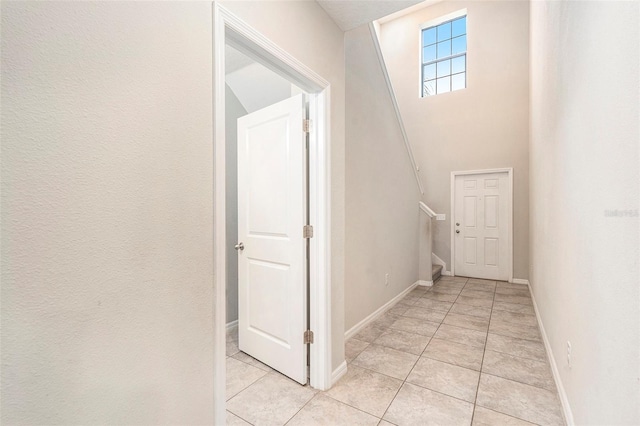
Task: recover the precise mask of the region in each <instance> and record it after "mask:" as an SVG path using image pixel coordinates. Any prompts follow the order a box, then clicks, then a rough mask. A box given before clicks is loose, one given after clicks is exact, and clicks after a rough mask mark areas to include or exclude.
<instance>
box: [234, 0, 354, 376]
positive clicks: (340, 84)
mask: <svg viewBox="0 0 640 426" xmlns="http://www.w3.org/2000/svg"><path fill="white" fill-rule="evenodd" d="M221 3H222V4H223V5H224V6H225V7H227V8H228V9H229V10H230V11H231V12H232V13H234V14H236V15H237V16H239V17H240V18H241V19H243V20H244V21H246V22H247V23H249V24H250V25H251V26H253V27H254V28H255V29H256V30H258V31H260V32H261V33H262V34H264V35H265V36H266V37H268V38H269V39H270V40H271V41H273V42H274V43H276V44H277V45H278V46H280V47H281V48H283V49H284V50H286V51H287V52H288V53H289V54H291V55H292V56H293V57H295V58H296V59H297V60H299V61H300V62H302V63H304V64H305V65H306V66H308V67H309V68H311V69H312V70H314V71H315V72H316V73H318V74H319V75H320V76H322V78H324V79H325V80H327V81H329V83H330V84H331V117H329V119H330V123H331V146H330V151H331V154H330V155H331V251H332V252H331V309H332V318H331V321H332V324H331V327H332V328H331V333H332V336H333V340H332V351H333V355H332V368H333V369H336V368H337V367H338V366H340V364H342V362H343V361H344V311H345V305H344V286H345V282H344V264H345V252H344V245H345V241H344V235H345V205H344V203H345V195H344V191H345V183H344V180H345V177H344V176H345V175H344V173H345V160H344V150H345V142H344V141H345V139H344V132H345V130H344V129H345V124H344V33H343V32H342V31H341V30H340V29H339V28H338V27H337V25H336V24H335V23H334V22H333V21H332V20H331V18H329V16H328V15H327V14H326V13H325V12H324V10H323V9H322V8H321V7H320V6H319V5H318V3H316V2H315V1H224V2H221ZM347 309H348V308H347Z"/></svg>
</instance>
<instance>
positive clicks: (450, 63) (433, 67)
mask: <svg viewBox="0 0 640 426" xmlns="http://www.w3.org/2000/svg"><path fill="white" fill-rule="evenodd" d="M421 73H422V96H423V97H424V96H430V95H436V94H439V93H445V92H452V91H454V90H460V89H464V88H465V87H467V17H466V16H461V17H459V18H456V19H453V20H450V21H447V22H443V23H442V24H439V25H435V26H433V27H429V28H425V29H423V30H422V70H421Z"/></svg>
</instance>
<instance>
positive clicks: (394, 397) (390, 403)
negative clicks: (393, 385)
mask: <svg viewBox="0 0 640 426" xmlns="http://www.w3.org/2000/svg"><path fill="white" fill-rule="evenodd" d="M431 290H432V288H429V289H427V290H426V291H424V292H423V293H427V292H429V291H431ZM423 295H424V294H423ZM422 297H423V296H420V297H419V299H422ZM414 306H415V305H414ZM440 324H442V323H440ZM438 328H440V325H438ZM436 331H438V329H436ZM435 334H436V332H435V331H434V332H433V335H432V336H431V337H429V341H428V342H427V345H426V346H425V349H426V348H427V346H429V343H431V340H432V339H433V336H434V335H435ZM425 349H423V350H422V352H421V353H420V355H418V358H417V359H416V361H415V362H414V363H413V366H411V369H410V370H409V373H407V375H406V377H405V378H404V379H403V380H402V383H401V384H400V387H398V390H397V391H396V393H395V394H394V395H393V398H391V401H390V402H389V405H387V408H386V409H385V410H384V413H382V416H381V417H380V421H382V420H384V416H386V415H387V412H388V411H389V408H391V406H392V405H393V402H394V401H395V400H396V398H397V397H398V394H399V393H400V390H401V389H402V388H403V386H404V385H405V383H407V377H409V375H411V372H413V369H414V368H416V364H417V363H418V361H419V360H420V357H421V356H422V353H424V351H425ZM385 421H387V420H385ZM378 423H379V422H378Z"/></svg>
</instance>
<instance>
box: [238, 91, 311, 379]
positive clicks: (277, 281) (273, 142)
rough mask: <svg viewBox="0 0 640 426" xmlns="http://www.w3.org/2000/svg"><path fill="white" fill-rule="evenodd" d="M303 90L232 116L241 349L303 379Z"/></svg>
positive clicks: (305, 355) (304, 220)
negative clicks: (235, 120) (235, 127)
mask: <svg viewBox="0 0 640 426" xmlns="http://www.w3.org/2000/svg"><path fill="white" fill-rule="evenodd" d="M304 117H305V109H304V100H303V97H302V95H297V96H294V97H292V98H290V99H287V100H285V101H282V102H279V103H277V104H275V105H272V106H269V107H267V108H264V109H261V110H259V111H256V112H253V113H251V114H249V115H246V116H244V117H242V118H240V119H238V241H239V242H241V243H242V244H243V246H244V249H241V250H238V335H239V342H238V343H239V348H240V350H241V351H243V352H246V353H247V354H249V355H251V356H253V357H254V358H257V359H259V360H260V361H262V362H263V363H265V364H267V365H269V366H270V367H272V368H274V369H275V370H278V371H280V372H281V373H283V374H285V375H287V376H289V377H291V378H292V379H293V380H296V381H297V382H300V383H306V382H307V368H306V367H307V345H306V344H304V343H303V334H304V331H305V330H306V326H307V325H306V321H307V315H306V312H307V285H306V276H307V274H306V261H305V259H306V240H304V239H303V226H304V225H305V224H306V207H305V206H306V178H305V176H306V174H305V167H306V160H305V155H306V154H305V153H306V151H305V143H306V137H305V133H304V132H303V127H302V123H303V119H304Z"/></svg>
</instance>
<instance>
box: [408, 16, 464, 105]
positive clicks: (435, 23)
mask: <svg viewBox="0 0 640 426" xmlns="http://www.w3.org/2000/svg"><path fill="white" fill-rule="evenodd" d="M463 16H466V17H467V22H466V30H465V37H466V42H467V49H465V51H464V53H458V54H455V55H449V56H447V57H446V58H440V59H439V60H436V61H434V62H433V63H434V64H436V67H437V63H438V62H439V61H444V60H447V59H449V60H451V59H454V58H458V57H460V56H463V55H467V53H468V49H469V44H468V43H469V37H468V35H469V19H468V14H467V9H466V8H465V9H460V10H456V11H455V12H451V13H448V14H446V15H442V16H439V17H438V18H435V19H431V20H429V21H427V22H424V23H422V24H420V30H419V31H418V66H419V68H418V69H419V72H418V97H419V98H421V99H424V98H429V97H431V96H435V95H438V94H444V93H437V92H436V93H435V95H426V94H425V93H424V81H423V77H424V74H423V73H424V64H423V62H422V51H423V47H424V46H423V45H422V31H423V30H425V29H427V28H431V27H436V26H438V25H440V24H444V23H446V22H449V21H454V20H456V19H458V18H462V17H463ZM436 59H437V58H436ZM467 65H468V61H467V59H466V58H465V84H464V88H465V89H466V88H467V78H466V77H467V76H466V73H467ZM436 80H437V79H436ZM436 90H437V89H436ZM445 93H451V91H449V92H445Z"/></svg>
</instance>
